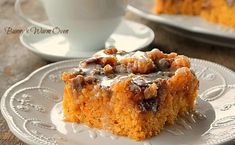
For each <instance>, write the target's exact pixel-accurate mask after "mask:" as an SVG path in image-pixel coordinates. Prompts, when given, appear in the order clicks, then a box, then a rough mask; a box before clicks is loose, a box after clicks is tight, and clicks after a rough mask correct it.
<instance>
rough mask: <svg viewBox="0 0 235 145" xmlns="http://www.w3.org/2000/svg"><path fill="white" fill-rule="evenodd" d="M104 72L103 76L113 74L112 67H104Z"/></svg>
mask: <svg viewBox="0 0 235 145" xmlns="http://www.w3.org/2000/svg"><path fill="white" fill-rule="evenodd" d="M103 70H104V74H105V75H109V74H112V73H113V67H112V66H111V65H109V64H107V65H105V67H104V68H103Z"/></svg>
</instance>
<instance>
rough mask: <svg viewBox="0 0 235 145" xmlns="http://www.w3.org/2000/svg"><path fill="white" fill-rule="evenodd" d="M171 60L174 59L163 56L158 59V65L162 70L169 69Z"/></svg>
mask: <svg viewBox="0 0 235 145" xmlns="http://www.w3.org/2000/svg"><path fill="white" fill-rule="evenodd" d="M171 62H172V61H171V60H169V59H166V58H162V59H160V60H159V61H158V64H157V66H158V68H159V69H160V70H167V69H169V68H170V67H171Z"/></svg>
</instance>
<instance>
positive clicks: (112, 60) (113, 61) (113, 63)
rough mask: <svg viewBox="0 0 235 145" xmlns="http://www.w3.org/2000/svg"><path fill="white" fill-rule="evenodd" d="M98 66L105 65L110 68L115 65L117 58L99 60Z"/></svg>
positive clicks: (110, 57)
mask: <svg viewBox="0 0 235 145" xmlns="http://www.w3.org/2000/svg"><path fill="white" fill-rule="evenodd" d="M100 64H101V65H102V66H105V65H106V64H109V65H111V66H115V65H116V64H117V58H116V57H114V56H109V57H103V58H102V59H101V62H100Z"/></svg>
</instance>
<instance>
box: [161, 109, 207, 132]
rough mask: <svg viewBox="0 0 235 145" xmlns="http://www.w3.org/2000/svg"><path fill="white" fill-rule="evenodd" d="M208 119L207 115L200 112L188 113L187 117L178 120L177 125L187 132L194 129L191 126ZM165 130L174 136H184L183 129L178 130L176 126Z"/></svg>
mask: <svg viewBox="0 0 235 145" xmlns="http://www.w3.org/2000/svg"><path fill="white" fill-rule="evenodd" d="M206 118H207V117H206V115H204V114H202V113H200V112H198V111H193V112H190V113H186V116H185V117H184V118H179V119H178V120H176V124H178V125H180V126H182V127H183V128H184V129H186V130H192V129H193V127H192V126H191V125H190V124H195V123H197V122H198V121H199V120H204V119H206ZM165 130H166V131H167V132H169V133H171V134H173V135H177V136H178V135H184V132H183V131H182V130H181V129H178V128H176V126H171V128H166V129H165Z"/></svg>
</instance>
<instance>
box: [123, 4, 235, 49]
mask: <svg viewBox="0 0 235 145" xmlns="http://www.w3.org/2000/svg"><path fill="white" fill-rule="evenodd" d="M154 1H155V0H130V1H129V6H128V9H129V10H130V11H132V12H134V13H136V14H138V15H140V16H142V17H144V18H146V19H149V20H151V21H154V22H158V23H161V24H164V25H166V26H170V27H168V29H171V30H173V31H174V32H177V33H180V34H183V35H185V36H187V37H190V36H191V38H194V39H197V40H200V41H204V42H208V43H214V44H219V45H224V46H229V47H233V48H235V29H232V28H229V27H226V26H222V25H219V24H213V23H210V22H208V21H205V20H203V19H202V18H200V17H198V16H184V15H167V14H162V15H156V14H155V13H154V5H155V4H154ZM182 30H183V31H182Z"/></svg>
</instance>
